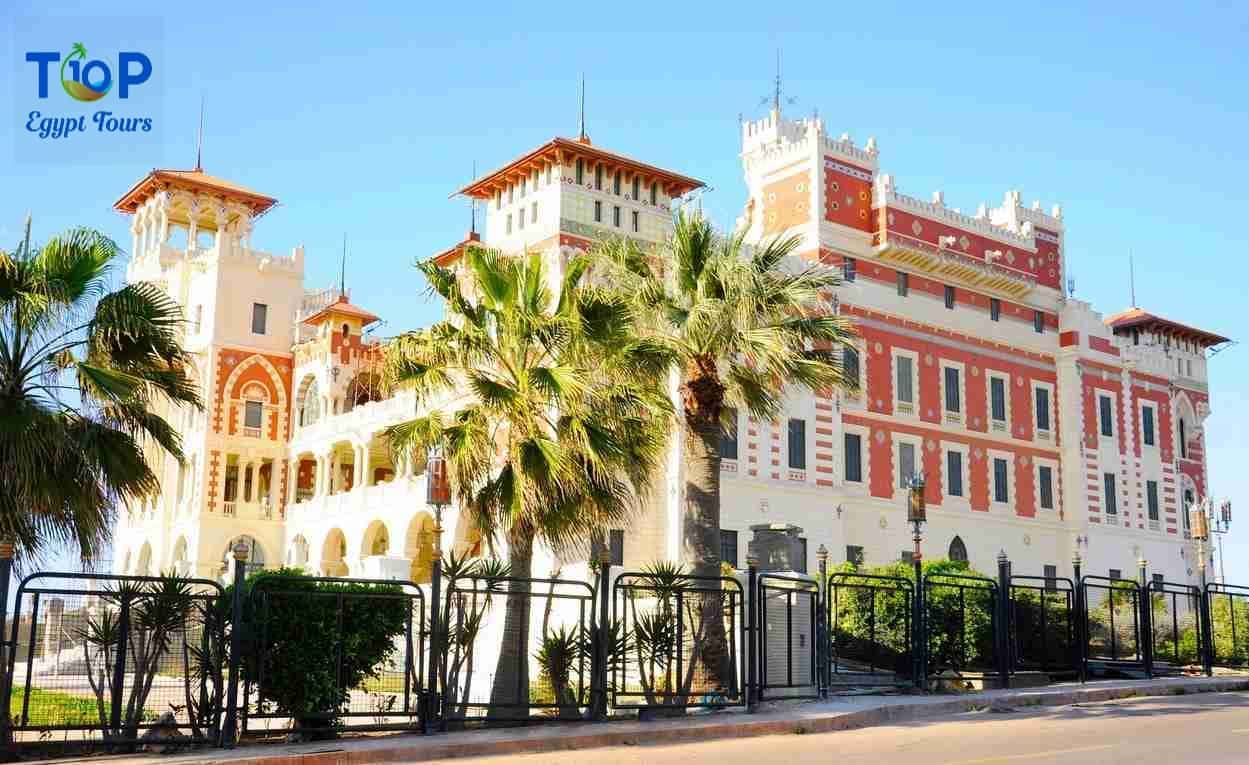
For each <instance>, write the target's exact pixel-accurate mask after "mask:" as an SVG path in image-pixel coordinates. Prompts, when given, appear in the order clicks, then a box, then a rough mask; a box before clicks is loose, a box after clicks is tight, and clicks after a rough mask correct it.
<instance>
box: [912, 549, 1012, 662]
mask: <svg viewBox="0 0 1249 765" xmlns="http://www.w3.org/2000/svg"><path fill="white" fill-rule="evenodd" d="M997 599H998V585H997V582H995V581H993V580H992V579H987V578H985V577H980V576H968V575H966V574H938V573H932V574H926V575H925V576H924V612H923V613H924V634H925V636H926V641H927V645H926V646H925V655H926V656H927V661H926V665H927V673H928V675H929V676H930V677H935V676H938V675H941V674H942V673H943V672H947V671H949V672H953V673H955V674H956V675H961V674H963V673H965V672H976V673H980V672H986V673H987V672H994V671H997V668H998V665H997V660H998V646H997V628H998V617H997V610H998V608H997Z"/></svg>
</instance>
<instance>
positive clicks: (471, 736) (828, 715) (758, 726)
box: [83, 676, 1249, 765]
mask: <svg viewBox="0 0 1249 765" xmlns="http://www.w3.org/2000/svg"><path fill="white" fill-rule="evenodd" d="M1240 690H1249V677H1246V676H1239V677H1215V678H1204V677H1203V678H1172V679H1166V680H1128V681H1113V682H1097V683H1090V684H1087V685H1080V684H1078V683H1071V684H1061V685H1052V686H1049V687H1046V688H1032V689H1027V690H1018V691H1015V690H1001V691H984V692H980V693H969V694H962V695H933V696H905V695H898V696H850V697H838V698H835V699H829V700H827V701H813V702H805V703H800V702H788V703H786V702H776V703H772V704H766V705H763V706H762V707H760V708H759V711H758V712H757V713H755V714H745V713H744V712H737V713H732V712H721V713H716V714H704V715H692V716H689V717H685V718H680V719H673V720H660V721H654V722H645V723H643V722H638V721H636V720H628V721H619V722H602V723H551V724H546V725H532V726H528V727H523V728H502V729H495V730H477V731H460V732H456V733H444V734H438V735H431V736H419V735H413V734H397V735H391V736H379V737H369V738H359V739H346V740H342V741H322V742H317V743H310V744H257V745H252V746H246V747H240V748H238V749H234V750H225V749H210V750H203V751H198V752H193V753H190V754H184V755H165V756H159V755H139V756H128V757H110V758H108V761H109V765H152V763H153V762H155V761H157V759H159V761H160V762H161V763H170V765H220V764H221V763H226V762H240V763H244V764H245V765H348V764H349V763H350V764H352V765H360V764H362V763H374V762H430V761H434V760H441V759H446V758H451V757H473V756H484V755H499V754H519V753H525V752H549V751H563V750H569V749H588V748H594V747H606V746H622V745H635V744H641V743H646V744H656V743H668V744H670V743H679V742H684V741H707V740H711V739H730V738H744V737H750V736H769V735H781V734H788V733H825V732H829V731H838V730H848V729H851V728H866V727H871V726H876V725H886V724H891V723H899V722H906V721H908V720H922V719H925V718H932V717H941V716H945V715H951V714H958V713H960V712H972V711H978V710H982V709H987V708H1018V707H1028V706H1064V705H1068V704H1076V703H1083V702H1098V701H1111V700H1114V699H1123V698H1130V697H1133V696H1169V695H1181V694H1192V693H1215V692H1220V691H1240ZM93 759H96V760H97V761H98V759H99V758H93ZM83 762H85V760H84V761H83Z"/></svg>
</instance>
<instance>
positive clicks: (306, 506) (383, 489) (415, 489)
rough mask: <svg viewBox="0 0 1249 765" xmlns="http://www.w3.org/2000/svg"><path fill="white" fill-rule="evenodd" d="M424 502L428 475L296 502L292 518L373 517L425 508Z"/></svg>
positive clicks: (398, 479)
mask: <svg viewBox="0 0 1249 765" xmlns="http://www.w3.org/2000/svg"><path fill="white" fill-rule="evenodd" d="M424 503H425V476H424V475H419V476H415V477H410V478H409V477H397V478H392V479H391V480H389V481H384V482H382V483H378V484H374V485H372V486H359V487H356V488H354V489H351V490H350V491H339V492H337V493H335V494H322V495H318V496H313V497H309V498H307V499H303V500H300V499H298V498H297V499H296V502H295V505H294V506H293V507H292V508H291V510H290V514H291V517H292V518H302V517H308V516H315V517H318V518H320V517H325V516H330V517H332V516H336V515H365V514H374V513H377V512H378V511H380V510H382V509H383V508H386V507H394V506H397V505H398V506H403V507H409V506H423V505H424Z"/></svg>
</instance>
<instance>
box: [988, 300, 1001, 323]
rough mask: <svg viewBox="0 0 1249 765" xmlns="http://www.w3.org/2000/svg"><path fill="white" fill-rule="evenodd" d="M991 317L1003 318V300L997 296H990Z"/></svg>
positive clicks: (994, 319)
mask: <svg viewBox="0 0 1249 765" xmlns="http://www.w3.org/2000/svg"><path fill="white" fill-rule="evenodd" d="M989 318H990V319H992V320H993V321H998V320H999V319H1001V318H1002V301H1001V300H998V299H997V298H989Z"/></svg>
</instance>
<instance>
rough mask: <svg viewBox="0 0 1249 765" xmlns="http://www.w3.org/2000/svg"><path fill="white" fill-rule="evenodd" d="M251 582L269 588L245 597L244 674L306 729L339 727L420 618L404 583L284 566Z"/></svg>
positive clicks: (266, 700)
mask: <svg viewBox="0 0 1249 765" xmlns="http://www.w3.org/2000/svg"><path fill="white" fill-rule="evenodd" d="M243 586H244V587H245V588H246V589H247V591H248V593H249V594H250V593H254V592H256V590H257V588H260V589H261V591H262V592H263V593H264V595H263V596H262V597H249V598H247V599H246V600H245V601H244V603H245V604H246V610H245V612H244V622H245V625H246V638H247V639H248V648H249V650H247V651H245V652H244V659H243V662H242V675H243V678H244V679H245V680H247V681H248V682H250V683H252V686H253V687H254V688H257V690H258V695H259V701H260V703H261V704H266V705H272V709H267V711H276V712H278V713H282V714H286V715H289V716H290V717H291V718H292V719H293V720H294V721H295V722H296V724H297V725H298V726H299V727H301V728H321V727H330V726H331V725H333V723H334V722H335V721H336V718H337V714H338V713H339V712H340V711H341V710H342V708H343V707H344V705H346V704H347V703H348V701H349V699H350V691H351V689H353V688H360V687H363V686H365V685H366V684H367V683H369V682H370V681H376V680H378V679H379V678H380V677H381V674H382V673H381V670H382V668H383V667H384V665H385V663H386V662H387V660H389V659H390V658H391V657H392V655H393V654H394V653H395V652H396V651H397V650H398V649H397V646H396V642H395V638H397V637H398V636H399V635H402V634H403V633H404V631H405V629H406V627H407V622H408V619H409V617H410V618H412V619H419V618H420V616H419V614H416V613H411V615H409V612H410V609H412V608H414V604H413V603H412V602H411V601H410V600H409V599H408V598H407V597H404V596H403V588H402V587H400V586H398V585H372V584H357V583H352V582H350V581H334V582H325V581H316V580H315V579H314V578H313V577H310V576H308V575H306V574H304V573H303V571H302V570H301V569H290V568H282V569H278V570H275V571H261V572H258V573H256V574H254V575H252V576H251V577H249V578H248V579H247V580H246V581H245V582H244V585H243ZM232 589H233V586H231V590H232ZM339 594H341V595H343V596H344V597H342V598H341V603H342V615H341V622H340V620H339V614H338V607H339V600H340V599H339V598H338V597H337V595H339ZM227 595H229V596H232V595H233V592H232V591H231V592H227ZM387 595H390V596H393V597H386V596H387ZM379 596H381V597H379ZM226 600H227V602H228V601H229V598H228V597H227V599H226ZM340 624H341V631H340V626H339V625H340ZM340 640H341V645H340ZM340 661H341V664H340Z"/></svg>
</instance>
